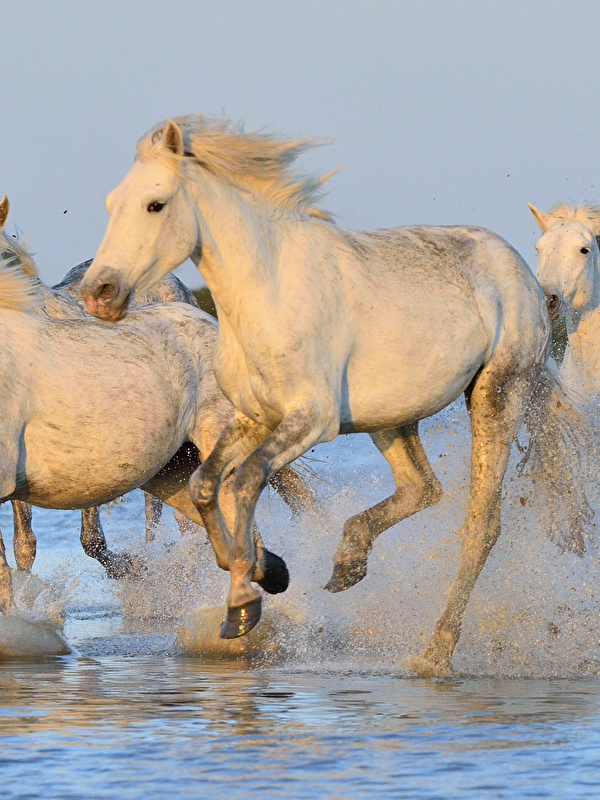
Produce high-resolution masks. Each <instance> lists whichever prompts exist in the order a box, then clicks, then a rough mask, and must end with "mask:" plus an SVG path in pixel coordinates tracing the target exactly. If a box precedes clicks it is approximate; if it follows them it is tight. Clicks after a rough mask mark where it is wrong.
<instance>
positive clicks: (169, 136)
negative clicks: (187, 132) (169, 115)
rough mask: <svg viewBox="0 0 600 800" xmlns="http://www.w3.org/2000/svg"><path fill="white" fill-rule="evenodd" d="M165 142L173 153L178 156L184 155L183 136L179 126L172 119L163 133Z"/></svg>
mask: <svg viewBox="0 0 600 800" xmlns="http://www.w3.org/2000/svg"><path fill="white" fill-rule="evenodd" d="M163 142H164V144H165V147H166V148H167V150H169V151H170V152H171V153H174V154H175V155H176V156H182V155H183V134H182V132H181V128H180V127H179V125H177V123H176V122H173V120H172V119H170V120H169V121H168V122H167V127H166V128H165V132H164V133H163Z"/></svg>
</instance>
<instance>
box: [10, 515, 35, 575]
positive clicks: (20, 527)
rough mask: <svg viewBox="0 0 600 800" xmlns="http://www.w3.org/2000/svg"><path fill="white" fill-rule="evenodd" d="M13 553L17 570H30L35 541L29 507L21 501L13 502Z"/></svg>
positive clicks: (33, 559) (33, 558) (33, 557)
mask: <svg viewBox="0 0 600 800" xmlns="http://www.w3.org/2000/svg"><path fill="white" fill-rule="evenodd" d="M11 502H12V508H13V522H14V537H13V552H14V554H15V561H16V563H17V568H18V569H21V570H28V569H31V567H32V566H33V562H34V561H35V553H36V548H37V539H36V538H35V534H34V532H33V529H32V527H31V506H30V505H29V503H24V502H22V501H21V500H13V501H11Z"/></svg>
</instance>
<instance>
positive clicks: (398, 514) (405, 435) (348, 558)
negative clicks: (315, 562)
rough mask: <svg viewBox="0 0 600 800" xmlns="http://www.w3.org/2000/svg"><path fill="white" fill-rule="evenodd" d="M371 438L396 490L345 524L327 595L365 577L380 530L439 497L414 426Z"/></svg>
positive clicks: (385, 528) (436, 485)
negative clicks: (388, 467) (392, 477)
mask: <svg viewBox="0 0 600 800" xmlns="http://www.w3.org/2000/svg"><path fill="white" fill-rule="evenodd" d="M371 438H372V439H373V442H374V443H375V444H376V446H377V448H378V449H379V451H380V452H381V453H382V454H383V456H385V458H386V460H387V462H388V464H389V465H390V467H391V469H392V473H393V475H394V480H395V482H396V491H395V492H394V494H393V495H391V496H390V497H388V498H387V499H386V500H383V501H382V502H381V503H377V505H375V506H373V507H372V508H369V509H367V510H366V511H362V512H361V513H360V514H357V515H356V516H354V517H351V518H350V519H349V520H347V521H346V524H345V525H344V532H343V534H342V540H341V542H340V544H339V546H338V548H337V552H336V554H335V556H334V559H333V561H334V567H333V574H332V576H331V578H330V580H329V582H328V583H327V584H326V586H325V588H326V589H328V590H329V591H330V592H341V591H343V590H344V589H349V588H350V587H351V586H354V584H355V583H358V581H360V580H362V579H363V578H364V577H365V575H366V574H367V558H368V555H369V553H370V552H371V550H372V549H373V543H374V542H375V539H377V537H378V536H379V535H380V534H381V533H383V531H385V530H387V529H388V528H390V527H391V526H392V525H395V524H396V523H397V522H400V521H401V520H403V519H406V518H407V517H410V516H412V515H413V514H416V513H417V511H422V510H423V509H424V508H427V507H428V506H431V505H434V504H435V503H437V502H438V501H439V499H440V498H441V496H442V487H441V485H440V483H439V481H438V479H437V478H436V477H435V474H434V472H433V470H432V469H431V466H430V464H429V461H428V460H427V456H426V455H425V451H424V450H423V445H422V444H421V440H420V439H419V432H418V424H413V425H407V426H405V427H402V428H397V429H396V430H391V431H381V432H379V433H374V434H371Z"/></svg>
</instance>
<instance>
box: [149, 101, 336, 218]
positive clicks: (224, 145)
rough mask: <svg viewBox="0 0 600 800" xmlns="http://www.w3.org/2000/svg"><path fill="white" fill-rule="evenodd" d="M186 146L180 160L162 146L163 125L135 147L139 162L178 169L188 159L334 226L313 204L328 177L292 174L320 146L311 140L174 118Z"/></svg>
mask: <svg viewBox="0 0 600 800" xmlns="http://www.w3.org/2000/svg"><path fill="white" fill-rule="evenodd" d="M173 121H174V122H176V123H177V125H178V126H179V127H180V128H181V132H182V134H183V140H184V145H185V153H184V155H183V156H176V155H174V154H171V153H166V152H165V151H164V149H163V148H162V147H161V145H162V139H163V132H164V129H165V127H166V124H167V123H166V122H162V123H160V124H159V125H156V126H155V127H154V128H152V129H151V130H150V131H149V132H148V133H147V134H146V135H145V136H143V137H142V138H141V139H140V140H139V142H138V145H137V153H138V155H137V157H138V158H140V159H147V158H156V157H164V158H166V159H168V161H169V163H170V164H171V166H172V168H173V169H175V170H177V169H179V167H180V165H181V163H182V162H184V161H185V160H186V159H189V160H192V161H194V162H195V163H196V164H198V165H199V166H201V167H203V168H204V169H207V170H209V171H210V172H212V173H213V174H214V175H219V176H220V177H222V178H224V179H225V180H227V181H229V182H230V183H233V184H234V185H237V186H242V187H245V188H250V189H252V190H254V191H257V192H259V193H261V194H262V195H263V196H264V197H266V198H267V199H268V200H269V201H270V202H271V203H273V204H274V205H276V206H279V207H280V208H286V209H292V210H295V211H300V212H301V213H305V214H309V215H310V216H313V217H319V218H321V219H325V220H327V221H332V220H331V216H330V215H329V214H328V212H327V211H324V210H322V209H320V208H318V207H316V206H315V205H314V204H315V203H317V202H318V201H319V199H320V198H321V197H322V195H323V192H322V191H321V188H322V186H323V184H324V183H325V182H326V181H327V180H329V178H330V177H331V176H332V175H333V172H331V173H328V174H327V175H310V176H302V175H300V174H299V173H298V172H296V171H294V170H293V169H292V164H293V163H294V162H295V160H296V158H297V157H298V156H299V155H301V154H302V153H304V152H305V151H307V150H310V149H311V148H313V147H317V146H319V145H320V144H322V142H319V141H317V140H315V139H309V138H298V139H280V138H278V137H276V136H274V135H273V134H266V133H261V132H259V131H253V132H249V133H248V132H245V131H244V130H243V127H242V125H239V124H238V125H236V124H234V123H233V122H231V121H230V120H227V119H223V118H221V119H214V118H209V117H204V116H202V115H200V114H190V115H187V116H182V117H175V118H174V119H173Z"/></svg>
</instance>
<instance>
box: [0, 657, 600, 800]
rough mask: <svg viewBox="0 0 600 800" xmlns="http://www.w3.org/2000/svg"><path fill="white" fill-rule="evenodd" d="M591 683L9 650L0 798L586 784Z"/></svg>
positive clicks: (421, 791)
mask: <svg viewBox="0 0 600 800" xmlns="http://www.w3.org/2000/svg"><path fill="white" fill-rule="evenodd" d="M599 690H600V686H599V685H598V684H597V683H596V682H593V683H591V684H590V683H588V682H585V681H580V682H575V681H564V682H560V681H558V682H548V681H514V680H512V681H496V680H486V679H469V680H453V681H444V682H436V681H423V680H411V679H406V678H395V677H393V676H390V675H388V676H379V677H373V676H362V675H339V674H326V673H314V674H307V673H300V674H299V673H294V672H288V671H284V670H258V671H249V670H246V669H242V668H240V667H239V666H237V667H236V666H235V665H232V664H222V665H216V664H212V665H207V664H205V663H202V662H200V661H198V660H197V659H195V658H181V657H160V658H156V657H154V656H152V657H137V658H134V659H126V658H125V659H124V658H121V657H119V658H103V659H100V660H98V661H92V660H90V659H84V658H81V659H64V660H60V659H57V660H54V661H49V662H44V663H39V662H29V663H27V662H25V663H23V662H14V663H4V664H1V665H0V740H1V742H0V743H1V745H2V747H1V750H0V753H1V755H0V765H1V767H0V768H1V770H2V775H3V778H4V783H5V785H6V786H8V789H7V793H3V795H2V796H3V797H6V798H13V797H14V798H16V797H21V796H27V792H26V790H27V789H29V790H32V788H33V787H35V789H36V791H37V792H38V796H43V797H60V798H67V797H77V796H82V797H111V796H112V797H123V798H127V797H151V798H154V797H156V798H159V797H160V798H165V797H169V796H173V797H185V796H188V794H187V793H190V794H189V796H193V797H196V796H202V797H219V796H221V797H222V796H228V797H247V796H258V795H262V796H267V797H294V798H296V797H298V798H302V797H344V798H346V797H363V796H365V793H368V794H369V796H373V797H403V796H405V797H411V798H412V797H414V798H420V797H445V798H454V797H456V798H459V797H460V798H464V797H477V796H482V794H481V793H485V792H491V791H494V792H497V793H498V794H496V795H494V796H499V797H504V796H509V794H510V796H525V795H527V794H529V793H535V790H536V787H537V788H538V789H539V787H540V782H544V785H545V786H547V787H548V791H547V793H546V794H544V796H551V797H553V796H556V797H560V796H563V797H566V796H568V797H574V798H577V797H591V796H593V795H591V794H587V793H586V792H587V791H588V789H587V788H586V780H587V778H586V776H587V777H589V776H590V775H591V774H592V773H593V772H594V771H595V770H597V767H598V759H597V756H596V753H597V747H598V744H599V743H600V724H599V722H598V702H599ZM582 731H585V737H582V736H581V732H582ZM567 758H568V762H569V765H570V766H569V771H568V772H567V773H564V772H563V767H564V763H565V761H566V760H567ZM557 781H558V784H557ZM547 782H548V783H547ZM83 786H85V793H82V794H81V795H78V794H77V791H78V787H79V791H81V787H83ZM552 786H553V787H555V789H557V793H556V794H553V793H552V792H553V791H554V790H553V789H550V787H552ZM559 786H560V787H561V788H560V791H562V792H563V794H562V795H561V794H560V792H558V787H559ZM19 792H23V794H19ZM115 792H117V794H115ZM111 793H112V794H111ZM220 793H223V794H220ZM478 793H479V794H478Z"/></svg>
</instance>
